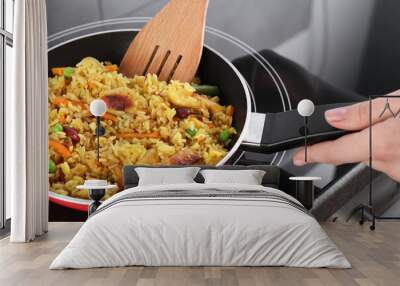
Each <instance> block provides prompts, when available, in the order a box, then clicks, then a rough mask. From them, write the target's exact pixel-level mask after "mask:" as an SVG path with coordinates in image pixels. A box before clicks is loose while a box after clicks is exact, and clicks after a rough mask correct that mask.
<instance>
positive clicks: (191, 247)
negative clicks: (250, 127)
mask: <svg viewBox="0 0 400 286" xmlns="http://www.w3.org/2000/svg"><path fill="white" fill-rule="evenodd" d="M208 189H212V190H214V191H215V190H218V191H224V190H229V191H232V190H236V191H239V190H246V189H248V190H259V191H260V190H262V191H266V192H269V193H272V194H276V195H279V196H282V197H284V198H286V199H287V200H291V201H293V202H297V201H296V200H294V199H293V198H292V197H290V196H288V195H286V194H285V193H283V192H282V191H279V190H277V189H273V188H267V187H262V186H250V185H238V184H207V185H205V184H181V185H164V186H146V187H145V186H142V187H135V188H131V189H128V190H125V191H123V192H121V193H119V194H117V195H115V196H114V197H112V198H110V199H109V200H107V201H106V202H105V203H104V204H103V205H102V206H101V207H100V209H101V208H103V210H102V211H99V212H98V213H97V214H95V215H94V216H92V217H91V218H89V219H88V221H87V222H86V223H85V224H84V225H83V226H82V227H81V229H80V230H79V232H78V233H77V234H76V235H75V237H74V238H73V239H72V241H71V242H70V243H69V244H68V246H67V247H65V249H64V250H63V251H62V252H61V253H60V254H59V255H58V256H57V257H56V259H55V260H54V261H53V262H52V264H51V265H50V269H63V268H91V267H114V266H127V265H145V266H194V265H199V266H200V265H214V266H240V265H247V266H294V267H334V268H349V267H350V263H349V262H348V261H347V259H346V258H345V257H344V255H343V254H342V253H341V251H340V250H338V249H337V247H336V246H335V244H334V243H333V242H332V241H331V240H330V239H329V237H328V236H327V235H326V233H325V232H324V231H323V229H322V228H321V226H320V225H319V224H318V222H317V221H316V220H315V219H314V218H313V217H312V216H310V215H309V214H307V213H304V212H303V211H301V210H299V209H298V208H296V207H294V206H291V205H290V204H285V203H282V202H279V201H274V200H264V199H259V198H243V197H241V198H235V197H226V198H225V197H224V198H219V197H218V198H213V197H201V198H198V197H182V198H179V197H173V198H148V199H138V200H125V201H124V200H122V201H120V202H118V203H115V202H116V201H118V199H119V200H121V198H122V197H123V196H129V194H132V193H133V192H145V191H160V192H162V191H167V190H192V191H193V190H198V191H207V190H208ZM135 194H136V193H135ZM113 203H114V204H113ZM297 203H298V202H297Z"/></svg>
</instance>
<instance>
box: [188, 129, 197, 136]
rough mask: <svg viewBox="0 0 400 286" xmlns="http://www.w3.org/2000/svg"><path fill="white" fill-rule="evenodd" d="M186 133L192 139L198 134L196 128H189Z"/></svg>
mask: <svg viewBox="0 0 400 286" xmlns="http://www.w3.org/2000/svg"><path fill="white" fill-rule="evenodd" d="M186 133H187V134H189V135H190V137H194V136H196V134H197V129H196V128H194V127H189V128H187V129H186Z"/></svg>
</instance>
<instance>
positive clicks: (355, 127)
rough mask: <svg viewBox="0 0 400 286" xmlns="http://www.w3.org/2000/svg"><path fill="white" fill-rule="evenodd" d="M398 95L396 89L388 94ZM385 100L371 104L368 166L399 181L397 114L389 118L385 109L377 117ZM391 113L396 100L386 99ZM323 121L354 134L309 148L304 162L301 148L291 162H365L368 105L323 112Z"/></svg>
mask: <svg viewBox="0 0 400 286" xmlns="http://www.w3.org/2000/svg"><path fill="white" fill-rule="evenodd" d="M395 94H396V95H400V90H398V91H395V92H393V93H391V94H390V95H395ZM385 103H386V98H378V99H375V100H373V101H372V124H373V125H372V167H373V168H374V169H376V170H378V171H381V172H384V173H386V174H387V175H389V176H390V177H391V178H393V179H395V180H396V181H400V113H399V114H398V115H397V116H396V118H393V115H392V114H391V113H390V111H389V110H386V112H385V113H384V114H383V116H382V117H379V115H380V114H381V112H382V110H383V109H384V106H385ZM389 103H390V108H391V110H392V111H393V112H394V113H395V114H397V112H398V111H399V110H400V98H393V99H389ZM325 119H326V120H327V122H328V123H329V124H330V125H332V126H333V127H336V128H340V129H344V130H351V131H355V132H354V133H350V134H348V135H344V136H342V137H340V138H338V139H336V140H333V141H326V142H322V143H318V144H315V145H312V146H309V147H308V149H307V152H308V153H307V162H305V161H304V148H301V149H300V150H299V151H298V152H297V153H296V154H295V155H294V156H293V163H294V164H295V165H296V166H302V165H305V164H307V163H327V164H334V165H340V164H345V163H357V162H364V163H366V164H368V163H369V128H368V127H369V102H368V101H365V102H362V103H357V104H354V105H351V106H347V107H341V108H337V109H331V110H328V111H326V112H325Z"/></svg>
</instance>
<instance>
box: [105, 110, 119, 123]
mask: <svg viewBox="0 0 400 286" xmlns="http://www.w3.org/2000/svg"><path fill="white" fill-rule="evenodd" d="M103 118H104V119H105V120H111V121H112V122H114V123H115V122H117V121H118V118H117V116H115V115H113V114H111V113H108V112H106V113H104V115H103Z"/></svg>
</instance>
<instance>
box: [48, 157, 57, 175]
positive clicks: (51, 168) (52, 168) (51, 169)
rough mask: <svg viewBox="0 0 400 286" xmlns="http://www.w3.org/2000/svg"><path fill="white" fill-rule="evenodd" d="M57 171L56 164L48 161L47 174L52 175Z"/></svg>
mask: <svg viewBox="0 0 400 286" xmlns="http://www.w3.org/2000/svg"><path fill="white" fill-rule="evenodd" d="M56 171H57V166H56V163H54V161H53V160H51V159H49V173H51V174H54V173H55V172H56Z"/></svg>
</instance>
